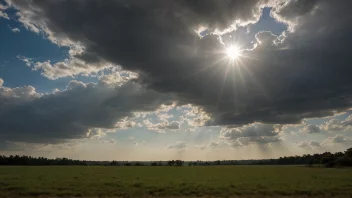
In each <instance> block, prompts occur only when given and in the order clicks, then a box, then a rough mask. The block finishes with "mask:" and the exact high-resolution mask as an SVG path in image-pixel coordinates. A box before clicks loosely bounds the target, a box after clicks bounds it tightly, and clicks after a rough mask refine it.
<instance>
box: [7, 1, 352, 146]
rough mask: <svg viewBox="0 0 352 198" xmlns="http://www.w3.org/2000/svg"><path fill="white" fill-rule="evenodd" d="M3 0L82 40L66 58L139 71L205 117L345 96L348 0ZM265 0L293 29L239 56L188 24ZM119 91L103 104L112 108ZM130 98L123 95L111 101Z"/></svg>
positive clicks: (252, 9)
mask: <svg viewBox="0 0 352 198" xmlns="http://www.w3.org/2000/svg"><path fill="white" fill-rule="evenodd" d="M7 2H8V3H10V4H12V5H13V6H14V7H15V8H17V9H18V10H19V11H20V16H21V18H20V21H21V22H22V23H23V24H24V25H25V26H26V27H28V28H31V29H32V30H33V31H36V29H41V30H42V31H45V33H46V34H47V35H48V37H49V39H51V40H53V41H54V42H57V43H59V44H61V45H73V44H76V43H79V44H81V45H83V48H82V51H81V52H75V53H72V54H71V55H72V58H74V59H78V60H81V61H84V62H85V63H88V64H90V65H92V64H97V65H101V64H102V63H104V62H112V63H114V64H117V65H121V66H122V67H123V68H124V69H126V70H130V71H135V72H138V73H139V74H140V75H139V78H138V83H140V84H143V85H146V86H148V87H150V88H152V89H154V90H157V91H159V92H164V93H174V94H175V95H176V96H177V98H178V101H179V103H180V104H188V103H191V104H194V105H198V106H200V107H201V108H202V109H203V110H204V111H205V112H207V113H208V114H209V116H210V117H211V120H210V121H209V122H208V124H209V125H230V124H236V125H242V124H248V123H253V122H264V123H298V122H300V121H301V120H302V119H303V118H310V117H320V116H326V115H332V114H333V113H334V112H335V111H344V110H346V109H348V108H350V107H351V105H352V104H351V98H352V97H351V93H352V86H351V85H352V80H351V79H352V78H351V77H350V74H351V72H352V71H351V70H352V69H351V67H350V63H351V59H352V57H351V56H350V54H349V45H348V44H349V43H352V42H351V41H352V40H351V36H350V35H351V33H352V28H351V27H352V20H351V19H350V16H349V15H350V14H349V8H350V7H351V2H350V1H330V0H315V1H309V2H308V1H307V2H304V3H303V1H294V0H292V1H287V2H285V1H280V2H281V3H278V4H275V3H273V2H274V1H225V0H224V1H218V0H216V1H215V0H214V1H213V0H207V1H182V0H179V1H167V2H166V1H161V0H154V1H138V0H131V1H127V0H126V1H125V0H116V1H93V0H89V1H69V0H61V1H39V0H38V1H37V0H33V1H22V0H7ZM265 3H268V4H267V5H270V6H275V8H274V9H273V11H272V16H274V17H276V18H277V19H278V20H281V21H284V22H286V23H288V24H289V26H290V28H291V30H292V31H291V32H287V33H285V36H281V37H279V35H272V34H271V33H270V32H260V33H258V34H257V36H256V38H257V40H256V41H255V42H256V44H257V45H256V47H255V48H254V49H251V50H246V51H243V52H242V57H241V58H240V60H239V61H238V62H240V63H238V65H237V64H234V65H233V66H228V63H229V60H228V59H226V58H225V60H223V61H220V60H221V59H224V56H225V54H224V53H221V52H222V51H224V46H223V44H221V43H220V37H219V36H218V35H207V36H205V37H203V38H199V36H198V34H197V33H196V32H195V31H196V30H199V27H200V26H204V27H209V28H211V29H219V30H220V31H221V30H224V29H225V27H229V25H230V24H232V23H233V22H234V21H241V24H245V22H248V21H255V20H256V19H257V18H258V17H259V15H260V11H259V8H260V7H262V6H264V5H265ZM231 34H236V32H235V31H234V32H232V33H231ZM226 44H227V45H229V43H226ZM150 97H152V96H150ZM117 99H118V98H114V97H111V99H110V100H109V101H108V102H106V103H105V104H109V105H110V106H111V107H113V108H116V107H114V103H115V100H117ZM138 104H139V106H138ZM145 104H146V103H144V104H143V105H142V104H141V103H137V107H133V108H137V109H138V108H141V107H142V106H144V105H145ZM132 105H136V103H135V102H132V103H129V101H124V102H122V103H120V104H119V105H118V108H117V109H118V110H119V109H124V108H127V109H131V108H132ZM151 109H153V108H150V109H149V110H151ZM101 113H106V112H101ZM101 116H102V114H101ZM108 117H109V114H108ZM108 121H109V119H107V120H106V121H105V122H108ZM108 124H109V123H108ZM103 125H104V124H101V126H103ZM99 126H100V125H99ZM61 127H64V126H61ZM78 130H79V129H78ZM252 139H253V138H252ZM267 139H268V138H267ZM260 140H262V139H260ZM260 140H258V141H260ZM268 140H269V139H268ZM273 140H274V139H273ZM263 141H264V140H263ZM265 141H266V140H265Z"/></svg>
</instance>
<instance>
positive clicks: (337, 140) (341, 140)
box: [322, 134, 352, 145]
mask: <svg viewBox="0 0 352 198" xmlns="http://www.w3.org/2000/svg"><path fill="white" fill-rule="evenodd" d="M325 144H348V145H350V144H352V138H350V137H345V136H342V135H340V134H337V135H336V136H334V137H328V138H326V139H325V140H324V141H323V142H322V145H325Z"/></svg>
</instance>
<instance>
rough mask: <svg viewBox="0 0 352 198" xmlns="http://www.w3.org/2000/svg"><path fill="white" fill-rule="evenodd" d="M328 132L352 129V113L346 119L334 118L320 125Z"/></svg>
mask: <svg viewBox="0 0 352 198" xmlns="http://www.w3.org/2000/svg"><path fill="white" fill-rule="evenodd" d="M320 128H321V129H322V130H324V131H326V132H346V131H352V115H349V116H348V117H347V118H346V119H345V120H340V119H336V118H332V119H330V120H328V121H326V122H325V123H324V124H322V125H321V126H320Z"/></svg>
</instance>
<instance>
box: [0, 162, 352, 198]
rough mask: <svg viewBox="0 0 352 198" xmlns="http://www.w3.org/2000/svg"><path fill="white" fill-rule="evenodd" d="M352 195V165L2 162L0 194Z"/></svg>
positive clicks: (147, 195)
mask: <svg viewBox="0 0 352 198" xmlns="http://www.w3.org/2000/svg"><path fill="white" fill-rule="evenodd" d="M18 196H20V197H37V196H40V197H57V196H65V197H67V196H70V197H157V196H161V197H178V196H180V197H183V196H191V197H283V196H291V197H302V196H322V197H333V196H336V197H352V169H347V168H346V169H326V168H307V167H297V166H211V167H109V166H43V167H28V166H27V167H24V166H22V167H14V166H12V167H0V197H18Z"/></svg>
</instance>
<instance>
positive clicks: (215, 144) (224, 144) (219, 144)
mask: <svg viewBox="0 0 352 198" xmlns="http://www.w3.org/2000/svg"><path fill="white" fill-rule="evenodd" d="M230 146H232V147H236V145H235V143H234V142H226V141H223V140H219V141H211V142H209V143H208V144H200V145H195V148H198V149H200V150H205V149H218V148H228V147H230ZM237 146H242V145H237Z"/></svg>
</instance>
